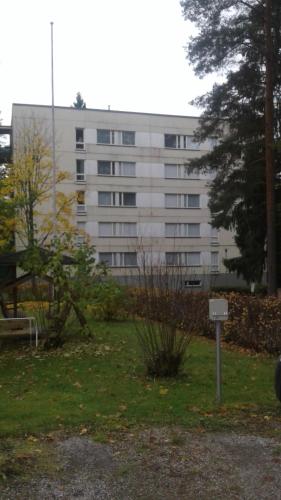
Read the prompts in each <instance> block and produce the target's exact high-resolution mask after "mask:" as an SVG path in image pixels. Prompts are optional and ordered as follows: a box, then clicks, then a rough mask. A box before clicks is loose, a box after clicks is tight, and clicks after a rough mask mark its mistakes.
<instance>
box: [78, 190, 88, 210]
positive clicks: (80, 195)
mask: <svg viewBox="0 0 281 500" xmlns="http://www.w3.org/2000/svg"><path fill="white" fill-rule="evenodd" d="M76 196H77V213H79V214H84V213H85V212H86V205H85V191H77V193H76Z"/></svg>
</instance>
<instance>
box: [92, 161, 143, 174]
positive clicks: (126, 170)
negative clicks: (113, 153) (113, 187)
mask: <svg viewBox="0 0 281 500" xmlns="http://www.w3.org/2000/svg"><path fill="white" fill-rule="evenodd" d="M98 175H116V176H119V175H120V176H124V177H135V176H136V164H135V163H134V162H130V161H103V160H98Z"/></svg>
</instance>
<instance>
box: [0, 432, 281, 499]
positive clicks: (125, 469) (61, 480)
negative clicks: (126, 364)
mask: <svg viewBox="0 0 281 500" xmlns="http://www.w3.org/2000/svg"><path fill="white" fill-rule="evenodd" d="M110 441H111V442H109V443H106V444H101V443H97V442H95V441H94V440H93V439H92V438H91V437H90V436H73V437H68V438H66V439H60V440H59V441H56V440H54V441H53V442H50V443H49V446H50V453H52V456H53V457H54V460H55V461H56V464H57V473H55V474H54V473H52V474H48V473H47V472H46V471H44V472H42V471H41V472H40V470H38V469H36V467H35V469H34V471H35V473H34V475H33V474H31V475H30V476H29V477H28V478H26V477H25V478H18V479H12V480H6V481H3V482H2V484H1V486H0V497H1V500H8V499H11V500H12V499H13V500H14V499H22V500H27V499H28V500H32V499H41V500H45V499H46V500H47V499H48V500H49V499H56V498H61V499H65V500H66V499H67V500H71V499H79V500H82V499H83V500H90V499H101V500H107V499H108V500H111V499H114V500H135V499H143V500H152V499H153V500H158V499H159V500H160V499H161V500H163V499H167V500H170V499H171V500H172V499H194V498H197V499H208V500H210V499H214V500H215V499H216V500H217V499H225V498H228V499H247V500H251V499H272V498H279V497H280V491H281V443H280V440H278V439H275V438H274V439H273V438H264V437H259V436H252V435H251V436H249V435H241V434H234V433H230V434H226V433H212V434H207V433H194V432H193V433H191V432H186V431H184V430H182V429H179V428H173V429H170V428H169V429H164V428H161V429H149V430H145V431H138V432H134V433H122V434H121V433H120V435H119V436H118V437H117V436H116V437H115V438H114V439H111V440H110Z"/></svg>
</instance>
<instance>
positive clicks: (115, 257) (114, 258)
mask: <svg viewBox="0 0 281 500" xmlns="http://www.w3.org/2000/svg"><path fill="white" fill-rule="evenodd" d="M102 254H107V255H111V264H107V265H108V267H137V265H138V264H137V252H99V262H102ZM132 255H134V256H135V259H136V260H135V263H134V264H130V265H128V264H127V262H126V259H127V258H128V257H129V256H132Z"/></svg>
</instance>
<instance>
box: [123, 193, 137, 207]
mask: <svg viewBox="0 0 281 500" xmlns="http://www.w3.org/2000/svg"><path fill="white" fill-rule="evenodd" d="M119 194H121V195H123V196H122V197H121V198H122V201H121V202H120V205H123V206H124V207H135V206H136V193H119Z"/></svg>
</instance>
